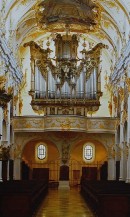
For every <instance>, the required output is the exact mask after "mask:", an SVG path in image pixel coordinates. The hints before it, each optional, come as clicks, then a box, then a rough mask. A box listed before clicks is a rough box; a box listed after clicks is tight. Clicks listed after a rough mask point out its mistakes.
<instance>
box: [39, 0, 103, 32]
mask: <svg viewBox="0 0 130 217" xmlns="http://www.w3.org/2000/svg"><path fill="white" fill-rule="evenodd" d="M36 18H37V23H38V26H39V27H40V29H41V28H42V29H45V28H47V29H51V30H52V29H53V31H55V26H56V29H58V26H59V29H61V25H62V24H71V28H72V31H74V30H77V28H79V27H78V26H82V28H85V29H86V30H89V31H94V30H95V29H97V28H98V26H99V23H100V19H101V10H100V9H99V6H98V5H97V4H95V3H94V2H93V1H92V0H76V1H74V0H44V1H41V2H40V3H38V4H37V6H36ZM59 24H60V25H59Z"/></svg>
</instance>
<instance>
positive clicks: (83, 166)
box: [69, 139, 107, 186]
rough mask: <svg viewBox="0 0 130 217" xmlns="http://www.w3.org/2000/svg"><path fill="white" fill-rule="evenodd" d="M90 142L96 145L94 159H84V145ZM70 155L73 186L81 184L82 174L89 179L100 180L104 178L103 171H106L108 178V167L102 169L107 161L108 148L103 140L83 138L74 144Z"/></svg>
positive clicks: (71, 182)
mask: <svg viewBox="0 0 130 217" xmlns="http://www.w3.org/2000/svg"><path fill="white" fill-rule="evenodd" d="M89 144H90V145H92V146H93V147H94V153H93V154H94V158H93V160H92V161H89V160H88V161H87V160H85V159H84V147H85V146H86V145H89ZM70 156H71V157H70V161H69V166H70V184H71V185H72V186H74V185H77V184H80V179H81V176H86V178H87V179H89V180H93V179H94V180H95V179H98V180H99V179H102V178H103V174H102V173H106V179H107V171H106V170H107V168H105V170H103V169H102V168H103V167H104V165H105V164H106V163H107V150H106V148H105V147H104V146H103V144H102V143H101V142H99V141H97V140H90V139H85V140H82V141H80V142H78V143H76V144H74V146H73V147H72V149H71V153H70ZM104 176H105V175H104Z"/></svg>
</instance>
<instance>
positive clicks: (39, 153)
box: [37, 144, 46, 160]
mask: <svg viewBox="0 0 130 217" xmlns="http://www.w3.org/2000/svg"><path fill="white" fill-rule="evenodd" d="M37 157H38V158H39V159H40V160H43V159H45V157H46V146H45V145H42V144H40V145H39V146H38V147H37Z"/></svg>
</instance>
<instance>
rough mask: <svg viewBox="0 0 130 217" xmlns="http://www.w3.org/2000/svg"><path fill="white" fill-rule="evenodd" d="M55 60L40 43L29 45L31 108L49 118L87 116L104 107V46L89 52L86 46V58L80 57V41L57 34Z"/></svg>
mask: <svg viewBox="0 0 130 217" xmlns="http://www.w3.org/2000/svg"><path fill="white" fill-rule="evenodd" d="M53 40H54V45H55V57H54V58H50V54H51V52H52V51H51V49H50V43H49V41H48V42H47V49H43V48H41V47H40V46H39V45H38V44H37V43H36V42H33V41H31V42H28V43H26V44H24V46H25V47H26V46H30V54H31V90H30V91H29V94H30V95H31V96H32V101H31V105H32V108H33V110H34V111H35V112H37V113H39V114H41V113H44V114H47V115H56V114H67V115H68V114H70V115H83V116H85V115H87V112H95V111H97V110H98V109H99V106H100V101H99V100H100V97H101V96H102V92H101V80H100V74H101V68H100V56H101V50H102V48H106V46H105V45H103V44H102V43H99V44H97V45H96V46H95V47H94V48H92V49H89V50H86V49H85V47H86V44H85V42H84V43H83V50H82V51H81V56H82V58H80V57H78V54H77V53H78V46H79V38H78V36H77V35H76V34H73V35H69V34H66V35H61V34H57V35H55V38H54V39H53Z"/></svg>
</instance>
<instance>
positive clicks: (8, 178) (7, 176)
mask: <svg viewBox="0 0 130 217" xmlns="http://www.w3.org/2000/svg"><path fill="white" fill-rule="evenodd" d="M7 180H9V160H8V161H7Z"/></svg>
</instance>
